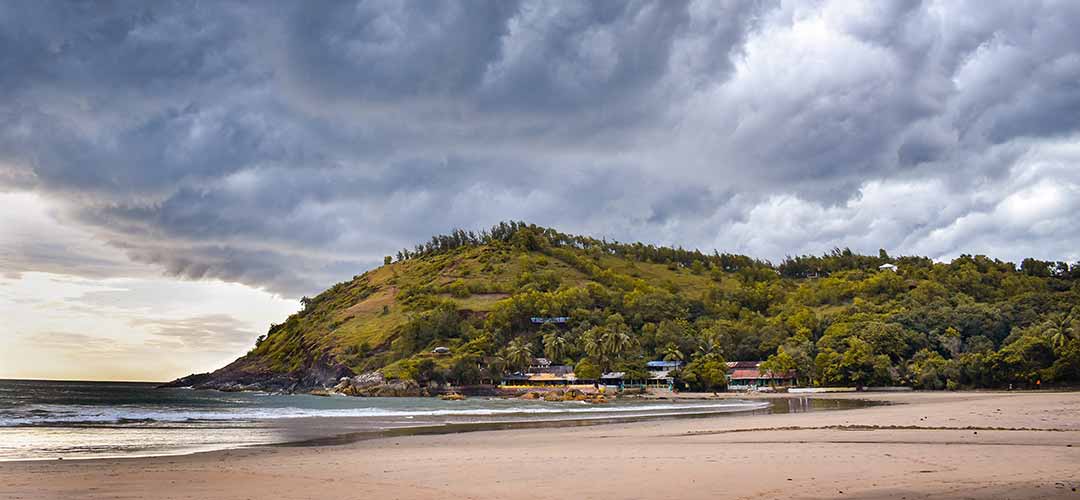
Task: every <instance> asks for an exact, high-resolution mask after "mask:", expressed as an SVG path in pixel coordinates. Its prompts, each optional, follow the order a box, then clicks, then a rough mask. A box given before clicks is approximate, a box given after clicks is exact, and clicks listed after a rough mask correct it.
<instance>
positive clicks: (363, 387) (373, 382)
mask: <svg viewBox="0 0 1080 500" xmlns="http://www.w3.org/2000/svg"><path fill="white" fill-rule="evenodd" d="M332 391H333V392H334V393H337V394H344V395H346V396H361V397H408V396H429V395H431V393H430V391H429V390H428V388H427V387H420V384H417V383H416V382H414V381H412V380H387V379H386V378H385V377H383V375H382V374H381V373H379V372H367V373H362V374H360V375H357V376H355V377H342V378H341V379H339V380H338V383H337V385H335V386H334V388H333V389H332Z"/></svg>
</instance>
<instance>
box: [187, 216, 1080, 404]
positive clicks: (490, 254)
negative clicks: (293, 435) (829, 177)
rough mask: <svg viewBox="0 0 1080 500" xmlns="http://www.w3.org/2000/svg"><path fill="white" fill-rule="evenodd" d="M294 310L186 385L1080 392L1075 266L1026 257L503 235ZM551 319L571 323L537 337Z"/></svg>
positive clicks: (417, 253)
mask: <svg viewBox="0 0 1080 500" xmlns="http://www.w3.org/2000/svg"><path fill="white" fill-rule="evenodd" d="M883 264H893V265H895V266H896V271H892V270H889V269H879V267H880V266H882V265H883ZM302 304H303V309H302V310H301V311H300V312H298V313H296V314H294V315H292V316H290V317H289V318H287V319H286V320H285V321H284V322H283V323H280V324H275V325H273V326H272V327H271V328H270V330H269V331H268V332H267V334H266V335H265V336H264V337H261V338H260V339H259V342H258V344H257V345H256V346H255V348H254V349H252V350H251V351H250V352H249V353H248V354H246V355H245V356H243V357H241V358H240V359H238V360H237V361H235V362H233V363H232V364H230V365H229V366H227V367H225V368H223V369H221V370H218V371H217V372H214V373H213V374H209V375H202V376H193V377H194V378H190V379H186V380H185V381H184V382H182V383H186V382H190V383H192V384H195V385H202V386H206V387H224V386H228V385H230V384H231V385H232V386H234V387H235V386H236V385H243V386H248V387H261V388H269V389H285V390H289V389H301V388H310V387H316V386H320V385H324V384H331V385H332V383H333V382H334V381H335V380H336V378H337V377H340V376H344V375H350V374H360V373H364V372H370V371H380V372H381V373H382V374H383V375H384V376H386V377H387V378H390V379H412V380H416V381H418V382H421V383H423V382H429V381H438V382H450V383H455V384H472V383H476V382H478V381H480V380H481V379H491V378H496V379H497V378H498V377H499V376H500V375H501V373H502V372H503V371H513V370H515V369H517V368H520V367H523V366H525V365H526V364H527V363H528V362H529V360H530V359H531V358H533V357H540V356H545V357H547V358H549V359H552V360H554V361H555V362H557V363H565V364H570V365H574V366H575V367H576V368H577V371H578V372H579V374H587V373H593V372H596V371H599V370H609V369H614V370H620V371H625V372H628V374H630V375H631V376H633V375H635V374H641V373H642V372H643V370H644V363H645V362H646V361H649V360H654V359H669V360H670V359H682V360H685V361H687V362H688V363H690V365H689V366H688V369H687V370H684V372H685V373H684V374H683V375H682V376H683V377H684V378H685V379H686V381H687V382H688V383H689V384H690V385H693V386H698V387H704V386H708V385H711V383H713V382H715V380H713V379H711V378H710V374H709V373H708V370H709V369H710V367H715V366H718V364H717V363H716V362H717V361H722V360H725V359H726V360H729V361H730V360H757V359H762V360H765V359H767V360H768V366H770V367H772V368H774V369H794V370H796V371H797V373H798V376H799V378H800V379H801V382H802V383H811V384H819V385H886V384H905V385H913V386H915V387H921V388H934V389H937V388H946V387H949V388H953V387H1000V386H1006V385H1009V384H1014V385H1021V386H1025V385H1031V384H1033V383H1034V382H1035V381H1037V380H1041V381H1042V384H1043V385H1044V386H1046V385H1051V384H1067V383H1076V382H1077V381H1080V307H1078V306H1077V305H1078V304H1080V264H1074V265H1072V266H1070V265H1068V264H1065V263H1052V262H1042V261H1036V260H1031V259H1029V260H1025V261H1024V262H1023V263H1022V265H1020V266H1017V265H1015V264H1013V263H1010V262H1002V261H999V260H994V259H991V258H988V257H984V256H974V257H972V256H962V257H960V258H958V259H956V260H954V261H952V262H950V263H934V262H932V261H931V260H930V259H927V258H923V257H897V258H893V257H890V256H889V255H887V254H886V252H885V251H881V252H880V253H879V254H878V255H876V256H866V255H858V254H855V253H852V252H851V251H849V250H835V251H833V252H831V253H829V254H827V255H823V256H820V257H819V256H803V257H797V258H788V259H786V260H785V261H784V262H782V263H780V264H778V265H774V264H771V263H769V262H766V261H761V260H756V259H753V258H749V257H745V256H740V255H730V254H718V253H713V254H704V253H701V252H698V251H691V250H684V249H679V248H668V247H656V246H651V245H643V244H640V243H635V244H625V243H617V242H608V241H603V240H596V239H593V238H588V237H582V236H572V235H567V234H563V233H559V232H557V231H555V230H552V229H546V228H541V227H536V226H532V225H526V224H523V223H501V224H499V225H497V226H495V227H494V228H492V229H491V230H490V231H484V232H481V233H472V232H465V231H455V232H453V233H451V234H449V235H444V236H436V237H435V238H433V239H432V240H431V241H430V242H428V243H425V244H422V245H418V246H416V247H415V248H413V249H411V250H402V251H401V252H398V254H397V256H396V258H395V257H387V258H386V264H385V265H383V266H382V267H379V268H377V269H374V270H371V271H368V272H366V273H364V274H362V275H359V276H356V277H355V278H353V279H352V280H350V281H347V282H344V283H338V284H337V285H334V286H333V287H331V288H330V289H328V290H326V291H325V292H323V293H321V294H319V295H318V296H316V297H314V298H310V299H309V298H305V299H303V301H302ZM557 316H564V317H568V318H569V320H568V322H567V323H565V324H561V325H560V324H545V325H542V326H541V325H535V324H533V323H532V322H531V321H530V318H532V317H557ZM437 346H445V347H448V348H450V350H451V355H448V356H432V355H430V352H431V350H432V349H433V348H434V347H437ZM710 380H713V382H710Z"/></svg>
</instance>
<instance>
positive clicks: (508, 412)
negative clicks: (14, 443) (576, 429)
mask: <svg viewBox="0 0 1080 500" xmlns="http://www.w3.org/2000/svg"><path fill="white" fill-rule="evenodd" d="M572 404H573V403H556V404H553V405H549V406H510V407H502V408H482V407H480V408H437V409H415V408H413V409H394V408H370V407H369V408H338V409H313V408H299V407H281V408H237V409H232V410H227V411H206V410H190V409H174V410H169V409H164V410H163V409H149V408H117V407H100V406H96V407H57V408H52V409H48V410H45V409H42V408H33V409H28V410H25V411H18V412H10V411H8V412H0V427H24V426H61V425H95V424H97V425H103V424H115V425H139V424H149V423H192V422H228V421H233V422H239V421H252V420H268V419H287V418H307V417H359V418H388V419H393V418H404V419H411V418H415V417H489V416H500V415H501V416H513V415H522V416H528V415H551V416H554V415H559V414H564V415H581V414H608V413H610V414H620V415H627V414H632V413H640V414H642V415H650V414H654V413H656V412H673V411H674V412H680V413H681V412H698V413H707V412H717V413H720V412H732V411H749V410H757V409H763V408H765V407H767V406H768V403H764V402H730V401H727V402H716V403H688V404H648V405H641V404H639V405H626V406H592V405H588V406H586V404H585V403H579V404H580V406H570V405H572ZM556 405H559V406H556Z"/></svg>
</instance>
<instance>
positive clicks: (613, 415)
mask: <svg viewBox="0 0 1080 500" xmlns="http://www.w3.org/2000/svg"><path fill="white" fill-rule="evenodd" d="M811 403H812V401H809V400H806V399H802V400H791V401H788V402H785V403H784V404H782V405H778V404H777V403H775V402H774V403H767V402H762V401H742V400H723V401H684V402H683V401H680V402H670V401H645V400H620V401H617V402H614V403H611V404H606V405H589V404H586V403H581V402H558V403H549V402H543V401H525V400H516V399H497V398H470V399H467V400H465V401H442V400H440V399H437V398H352V397H343V396H342V397H319V396H310V395H278V394H264V393H253V392H247V393H224V392H217V391H195V390H190V389H157V388H155V387H154V385H153V384H144V383H117V382H66V381H65V382H59V381H29V380H0V460H31V459H57V458H65V459H72V458H98V457H123V456H150V455H171V454H185V453H193V452H198V451H210V450H219V449H227V448H238V447H246V446H254V445H268V444H278V443H295V442H305V441H313V440H326V439H332V438H334V437H335V436H342V435H357V434H364V433H374V434H378V433H380V432H387V431H391V430H395V432H400V430H402V429H406V428H423V429H425V430H427V431H431V430H432V429H435V430H436V431H437V430H439V429H440V428H446V429H447V431H452V429H453V428H454V426H472V427H475V426H476V425H484V424H498V425H505V424H530V423H558V422H563V421H594V420H625V419H637V418H656V417H671V416H689V415H702V414H713V413H730V412H744V411H766V412H777V411H779V412H787V411H808V410H812V409H817V408H818V407H817V405H814V404H811Z"/></svg>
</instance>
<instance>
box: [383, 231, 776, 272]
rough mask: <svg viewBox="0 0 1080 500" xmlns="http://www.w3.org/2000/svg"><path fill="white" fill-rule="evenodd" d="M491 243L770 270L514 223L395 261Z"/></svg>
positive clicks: (457, 235)
mask: <svg viewBox="0 0 1080 500" xmlns="http://www.w3.org/2000/svg"><path fill="white" fill-rule="evenodd" d="M493 243H506V244H512V245H514V246H516V247H517V248H520V249H524V250H529V251H539V250H543V249H547V248H572V249H578V250H585V251H591V252H601V253H604V254H607V255H613V256H616V257H621V258H626V259H631V260H634V261H638V262H651V263H657V264H672V265H676V266H681V267H692V266H694V265H695V263H697V264H698V265H702V266H705V267H706V268H717V269H719V270H722V271H726V272H735V271H738V270H741V269H755V268H757V269H764V268H771V267H772V265H771V264H770V263H769V262H768V261H762V260H757V259H753V258H750V257H747V256H745V255H736V254H729V253H719V252H717V251H714V252H713V253H712V254H705V253H702V252H701V251H699V250H696V249H695V250H686V249H684V248H682V247H679V248H673V247H667V246H657V245H646V244H644V243H640V242H638V243H620V242H617V241H607V240H606V239H596V238H591V237H588V236H578V235H572V234H566V233H561V232H559V231H556V230H555V229H551V228H546V227H540V226H537V225H534V224H527V223H525V222H516V221H508V222H507V221H504V222H500V223H498V224H496V225H494V226H492V228H491V229H490V230H482V231H480V232H475V231H466V230H464V229H455V230H453V231H451V232H450V233H449V234H442V235H436V236H433V237H432V238H431V240H429V241H427V242H426V243H421V244H418V245H416V246H415V247H413V249H412V250H409V249H402V250H400V251H398V253H397V260H398V261H403V260H407V259H414V258H418V257H427V256H432V255H438V254H443V253H447V252H450V251H453V250H455V249H458V248H461V247H468V246H481V245H490V244H493Z"/></svg>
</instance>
